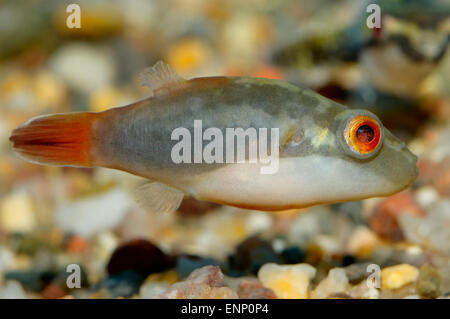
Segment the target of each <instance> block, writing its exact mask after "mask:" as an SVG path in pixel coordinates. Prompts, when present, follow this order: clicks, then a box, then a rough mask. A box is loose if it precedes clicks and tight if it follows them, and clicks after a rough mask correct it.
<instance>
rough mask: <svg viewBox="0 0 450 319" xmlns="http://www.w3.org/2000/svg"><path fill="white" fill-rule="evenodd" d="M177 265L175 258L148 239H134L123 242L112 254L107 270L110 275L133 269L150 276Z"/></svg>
mask: <svg viewBox="0 0 450 319" xmlns="http://www.w3.org/2000/svg"><path fill="white" fill-rule="evenodd" d="M174 266H175V258H174V257H172V256H168V255H166V254H165V253H164V252H163V251H162V250H161V249H159V248H158V247H156V246H155V245H154V244H153V243H151V242H150V241H148V240H146V239H134V240H130V241H128V242H125V243H123V244H122V245H120V246H119V247H117V248H116V250H115V251H114V253H113V254H112V256H111V258H110V260H109V262H108V266H107V270H108V273H109V274H110V275H113V274H116V273H119V272H122V271H125V270H133V271H136V272H140V273H142V274H143V275H144V276H148V275H149V274H151V273H155V272H160V271H163V270H166V269H169V268H172V267H174Z"/></svg>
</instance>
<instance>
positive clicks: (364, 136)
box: [356, 125, 375, 143]
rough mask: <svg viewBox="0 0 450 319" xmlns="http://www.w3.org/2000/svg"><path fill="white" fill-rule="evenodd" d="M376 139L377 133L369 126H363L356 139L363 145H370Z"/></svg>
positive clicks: (358, 130)
mask: <svg viewBox="0 0 450 319" xmlns="http://www.w3.org/2000/svg"><path fill="white" fill-rule="evenodd" d="M374 137H375V132H374V131H373V129H372V128H371V127H370V126H369V125H361V126H360V127H358V129H357V130H356V138H357V139H358V141H360V142H361V143H370V142H371V141H372V140H373V138H374Z"/></svg>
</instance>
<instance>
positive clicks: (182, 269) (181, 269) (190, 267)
mask: <svg viewBox="0 0 450 319" xmlns="http://www.w3.org/2000/svg"><path fill="white" fill-rule="evenodd" d="M208 265H213V266H219V265H220V263H219V262H218V261H217V260H215V259H213V258H203V257H197V256H179V257H178V258H177V264H176V271H177V275H178V277H179V278H180V279H184V278H186V277H188V276H189V275H190V274H191V273H192V272H193V271H194V270H195V269H198V268H202V267H204V266H208Z"/></svg>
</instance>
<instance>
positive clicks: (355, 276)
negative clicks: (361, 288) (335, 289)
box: [344, 262, 371, 285]
mask: <svg viewBox="0 0 450 319" xmlns="http://www.w3.org/2000/svg"><path fill="white" fill-rule="evenodd" d="M370 264H371V263H370V262H364V263H353V264H351V265H348V266H347V267H345V268H344V270H345V274H346V275H347V278H348V281H349V283H350V284H352V285H356V284H358V283H359V282H361V281H362V280H364V279H365V278H367V277H368V276H369V275H370V274H371V272H368V271H367V267H368V266H369V265H370Z"/></svg>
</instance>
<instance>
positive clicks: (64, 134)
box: [9, 112, 99, 167]
mask: <svg viewBox="0 0 450 319" xmlns="http://www.w3.org/2000/svg"><path fill="white" fill-rule="evenodd" d="M98 116H99V114H97V113H88V112H85V113H69V114H56V115H46V116H39V117H36V118H33V119H31V120H30V121H28V122H26V123H25V124H23V125H21V126H19V127H18V128H16V129H15V130H14V131H13V132H12V135H11V137H10V138H9V139H10V140H11V141H12V142H13V143H14V150H15V151H16V152H17V153H19V154H20V155H21V156H22V157H24V158H25V160H28V161H31V162H35V163H36V162H37V163H39V164H54V165H69V166H81V167H89V166H92V165H93V156H92V151H91V150H92V148H91V144H92V141H93V138H92V123H93V121H94V120H95V119H96V118H98Z"/></svg>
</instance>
